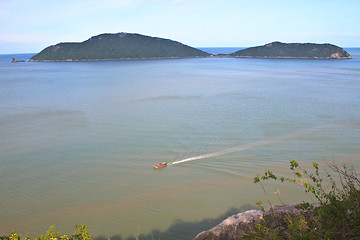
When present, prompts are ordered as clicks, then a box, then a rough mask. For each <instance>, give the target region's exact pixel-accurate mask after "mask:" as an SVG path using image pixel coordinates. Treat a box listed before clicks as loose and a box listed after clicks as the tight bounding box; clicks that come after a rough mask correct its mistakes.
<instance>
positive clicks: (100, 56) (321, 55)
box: [29, 32, 351, 61]
mask: <svg viewBox="0 0 360 240" xmlns="http://www.w3.org/2000/svg"><path fill="white" fill-rule="evenodd" d="M209 56H211V57H239V58H290V59H291V58H300V59H350V58H351V55H350V54H349V53H348V52H346V51H345V50H344V49H343V48H341V47H338V46H335V45H332V44H328V43H326V44H315V43H281V42H272V43H268V44H265V45H263V46H257V47H250V48H246V49H243V50H239V51H237V52H234V53H232V54H218V55H215V56H213V55H211V54H209V53H206V52H204V51H201V50H199V49H196V48H193V47H190V46H187V45H184V44H182V43H180V42H177V41H173V40H170V39H164V38H158V37H150V36H145V35H141V34H136V33H124V32H121V33H115V34H110V33H105V34H100V35H97V36H93V37H91V38H89V39H88V40H86V41H84V42H64V43H58V44H56V45H52V46H49V47H47V48H45V49H44V50H42V51H41V52H40V53H38V54H36V55H34V56H33V57H32V58H30V59H29V61H96V60H121V59H151V58H186V57H209Z"/></svg>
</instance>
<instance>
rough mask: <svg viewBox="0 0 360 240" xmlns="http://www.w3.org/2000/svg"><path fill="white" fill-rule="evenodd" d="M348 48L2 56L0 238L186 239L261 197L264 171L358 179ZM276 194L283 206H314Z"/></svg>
mask: <svg viewBox="0 0 360 240" xmlns="http://www.w3.org/2000/svg"><path fill="white" fill-rule="evenodd" d="M205 50H207V51H209V52H211V53H221V52H224V53H226V52H227V51H232V50H233V49H209V48H207V49H205ZM235 50H236V49H235ZM348 51H349V52H350V54H352V56H353V59H350V60H340V61H338V60H283V59H234V58H195V59H170V60H134V61H106V62H63V63H56V62H53V63H51V62H47V63H36V62H34V63H31V62H24V63H10V60H11V58H12V57H15V58H17V59H27V58H29V57H31V56H32V54H28V55H26V54H25V55H0V113H1V115H0V190H1V194H0V235H1V234H9V233H10V232H11V231H13V230H17V231H18V232H20V233H22V234H23V236H26V235H27V236H35V235H38V234H41V233H44V232H45V231H46V230H47V229H48V228H49V227H50V226H51V225H53V224H54V225H55V228H56V230H58V231H61V232H66V233H71V232H72V226H73V224H86V225H88V226H89V227H90V229H91V231H92V233H93V235H94V236H96V237H106V238H107V237H113V238H117V239H126V238H128V237H133V238H134V236H135V235H141V234H142V235H143V236H142V238H141V239H152V237H154V238H155V239H158V238H161V239H191V238H192V237H194V236H195V235H196V234H197V233H198V232H200V231H202V230H204V229H208V228H211V227H213V226H214V225H215V224H217V223H219V222H220V221H221V220H222V219H223V218H225V216H226V214H230V213H234V212H236V211H242V210H246V209H250V208H254V205H255V203H256V202H257V201H258V200H264V194H263V193H262V190H261V188H260V186H258V185H255V184H253V183H252V179H253V177H254V176H256V175H257V174H261V173H262V172H263V171H264V170H266V169H268V168H270V169H273V170H276V171H279V172H286V169H288V162H289V160H292V159H297V160H298V161H299V162H300V163H301V164H303V165H305V166H309V165H311V163H312V162H313V161H317V162H319V163H320V165H321V166H322V167H324V168H326V163H329V162H332V161H335V162H337V163H343V162H347V163H349V164H352V165H354V166H355V167H356V168H357V169H359V167H360V163H359V157H360V147H359V146H360V137H359V136H360V49H348ZM211 153H215V154H213V155H212V156H213V157H207V156H209V154H210V156H211ZM195 156H203V157H202V158H201V157H200V158H201V159H198V160H195V161H189V162H185V163H181V164H177V165H173V166H169V167H167V168H164V169H158V170H155V169H153V168H152V165H154V164H156V163H158V162H163V161H167V162H168V161H174V160H182V159H186V158H189V157H195ZM278 187H279V185H271V184H269V185H268V188H269V192H271V189H273V188H274V189H276V190H277V188H278ZM280 187H281V186H280ZM280 189H281V193H282V197H283V198H284V201H286V202H288V203H290V202H299V201H300V200H301V199H308V198H309V197H307V196H305V195H304V194H303V192H302V191H301V190H300V189H299V188H294V187H289V186H286V185H285V186H282V187H281V188H280ZM273 198H274V199H275V197H273ZM232 208H235V209H232Z"/></svg>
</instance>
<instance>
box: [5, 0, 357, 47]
mask: <svg viewBox="0 0 360 240" xmlns="http://www.w3.org/2000/svg"><path fill="white" fill-rule="evenodd" d="M359 13H360V0H341V1H340V0H0V54H11V53H37V52H40V51H41V50H42V49H44V48H45V47H47V46H50V45H55V44H57V43H59V42H82V41H85V40H87V39H89V38H90V37H91V36H95V35H99V34H102V33H118V32H128V33H139V34H144V35H148V36H153V37H161V38H167V39H172V40H175V41H179V42H182V43H184V44H186V45H189V46H192V47H251V46H259V45H263V44H266V43H269V42H273V41H281V42H287V43H290V42H312V43H332V44H335V45H338V46H340V47H360V27H359V24H360V14H359Z"/></svg>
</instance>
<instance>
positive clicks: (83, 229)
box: [0, 225, 92, 240]
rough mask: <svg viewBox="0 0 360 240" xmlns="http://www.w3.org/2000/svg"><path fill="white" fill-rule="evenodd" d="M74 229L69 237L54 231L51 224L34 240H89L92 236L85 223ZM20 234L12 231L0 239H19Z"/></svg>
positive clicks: (27, 239) (26, 239)
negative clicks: (43, 233)
mask: <svg viewBox="0 0 360 240" xmlns="http://www.w3.org/2000/svg"><path fill="white" fill-rule="evenodd" d="M74 228H75V230H76V232H75V233H73V234H72V235H71V236H70V237H69V236H68V235H62V236H61V234H60V232H54V226H51V227H50V229H49V230H48V231H47V232H46V233H45V235H41V236H40V237H36V238H35V239H34V240H91V239H92V236H91V235H90V231H89V230H88V227H87V226H85V225H74ZM21 239H22V238H21V234H18V233H16V232H12V233H11V234H10V235H9V236H0V240H21ZM23 239H24V240H30V238H27V237H25V238H23Z"/></svg>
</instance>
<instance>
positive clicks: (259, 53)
mask: <svg viewBox="0 0 360 240" xmlns="http://www.w3.org/2000/svg"><path fill="white" fill-rule="evenodd" d="M229 56H232V57H243V58H308V59H348V58H351V56H350V54H349V53H347V52H346V51H345V50H344V49H342V48H340V47H338V46H335V45H332V44H328V43H326V44H315V43H282V42H272V43H268V44H266V45H264V46H258V47H251V48H246V49H243V50H239V51H237V52H234V53H232V54H230V55H229Z"/></svg>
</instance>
